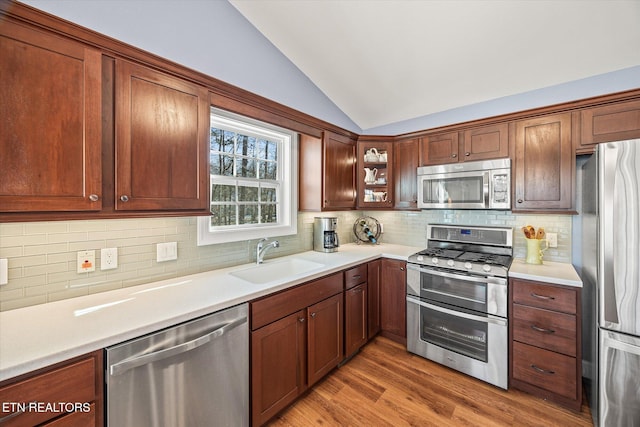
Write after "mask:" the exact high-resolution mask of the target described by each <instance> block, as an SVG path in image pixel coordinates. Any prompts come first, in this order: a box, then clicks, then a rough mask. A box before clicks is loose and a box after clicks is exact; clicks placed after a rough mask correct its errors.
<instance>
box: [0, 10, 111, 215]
mask: <svg viewBox="0 0 640 427" xmlns="http://www.w3.org/2000/svg"><path fill="white" fill-rule="evenodd" d="M0 58H2V59H1V60H0V76H2V84H0V117H1V119H0V120H2V131H1V132H0V164H1V165H2V166H1V167H0V211H2V212H29V211H31V212H43V211H94V210H100V209H101V207H102V193H101V192H102V163H101V150H102V146H101V131H102V127H101V126H102V124H101V107H102V101H101V63H102V62H101V58H102V55H101V53H100V52H99V51H97V50H94V49H90V48H87V47H85V46H83V45H81V44H80V43H76V42H74V41H71V40H67V39H64V38H61V37H58V36H56V35H53V34H49V33H45V32H42V31H40V30H36V29H32V28H28V27H23V26H22V25H20V24H16V23H13V22H11V21H7V20H5V21H4V22H2V24H1V25H0Z"/></svg>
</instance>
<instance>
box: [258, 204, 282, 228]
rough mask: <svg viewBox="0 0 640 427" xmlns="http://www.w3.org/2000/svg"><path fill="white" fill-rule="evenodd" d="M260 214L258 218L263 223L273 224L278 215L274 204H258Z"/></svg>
mask: <svg viewBox="0 0 640 427" xmlns="http://www.w3.org/2000/svg"><path fill="white" fill-rule="evenodd" d="M260 207H261V215H260V217H261V218H260V220H261V222H262V223H263V224H273V223H277V222H278V215H277V212H276V205H271V204H269V205H260Z"/></svg>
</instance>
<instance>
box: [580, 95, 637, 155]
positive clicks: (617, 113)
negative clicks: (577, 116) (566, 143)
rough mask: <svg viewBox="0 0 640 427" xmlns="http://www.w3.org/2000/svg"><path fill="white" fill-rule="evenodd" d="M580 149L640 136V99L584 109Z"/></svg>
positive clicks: (591, 149) (591, 148)
mask: <svg viewBox="0 0 640 427" xmlns="http://www.w3.org/2000/svg"><path fill="white" fill-rule="evenodd" d="M581 118H582V120H581V121H582V132H581V141H580V142H581V144H580V146H579V149H580V148H582V149H583V150H584V149H590V151H593V148H594V145H595V144H598V143H600V142H609V141H620V140H624V139H634V138H640V100H636V101H630V102H620V103H615V104H611V105H603V106H601V107H594V108H587V109H585V110H583V111H582V117H581Z"/></svg>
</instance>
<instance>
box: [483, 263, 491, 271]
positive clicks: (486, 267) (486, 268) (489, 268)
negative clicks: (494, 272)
mask: <svg viewBox="0 0 640 427" xmlns="http://www.w3.org/2000/svg"><path fill="white" fill-rule="evenodd" d="M482 269H483V270H484V271H486V272H487V273H488V272H490V271H491V266H490V265H489V264H485V265H483V266H482Z"/></svg>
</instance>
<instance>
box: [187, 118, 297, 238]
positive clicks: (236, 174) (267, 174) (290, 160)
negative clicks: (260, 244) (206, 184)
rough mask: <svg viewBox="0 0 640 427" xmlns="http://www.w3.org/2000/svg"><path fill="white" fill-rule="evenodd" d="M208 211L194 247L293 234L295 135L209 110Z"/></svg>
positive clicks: (295, 226) (295, 185) (295, 198)
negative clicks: (196, 244) (208, 213)
mask: <svg viewBox="0 0 640 427" xmlns="http://www.w3.org/2000/svg"><path fill="white" fill-rule="evenodd" d="M209 141H210V142H209V165H210V172H209V173H210V189H209V197H210V211H211V215H210V216H207V217H200V218H198V245H208V244H213V243H223V242H235V241H239V240H249V239H257V238H262V237H273V236H284V235H288V234H296V232H297V218H296V212H297V206H298V203H297V142H298V141H297V135H296V133H295V132H293V131H290V130H288V129H283V128H280V127H277V126H274V125H271V124H268V123H263V122H260V121H258V120H254V119H249V118H247V117H243V116H240V115H237V114H233V113H229V112H227V111H223V110H219V109H216V108H211V133H210V138H209Z"/></svg>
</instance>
